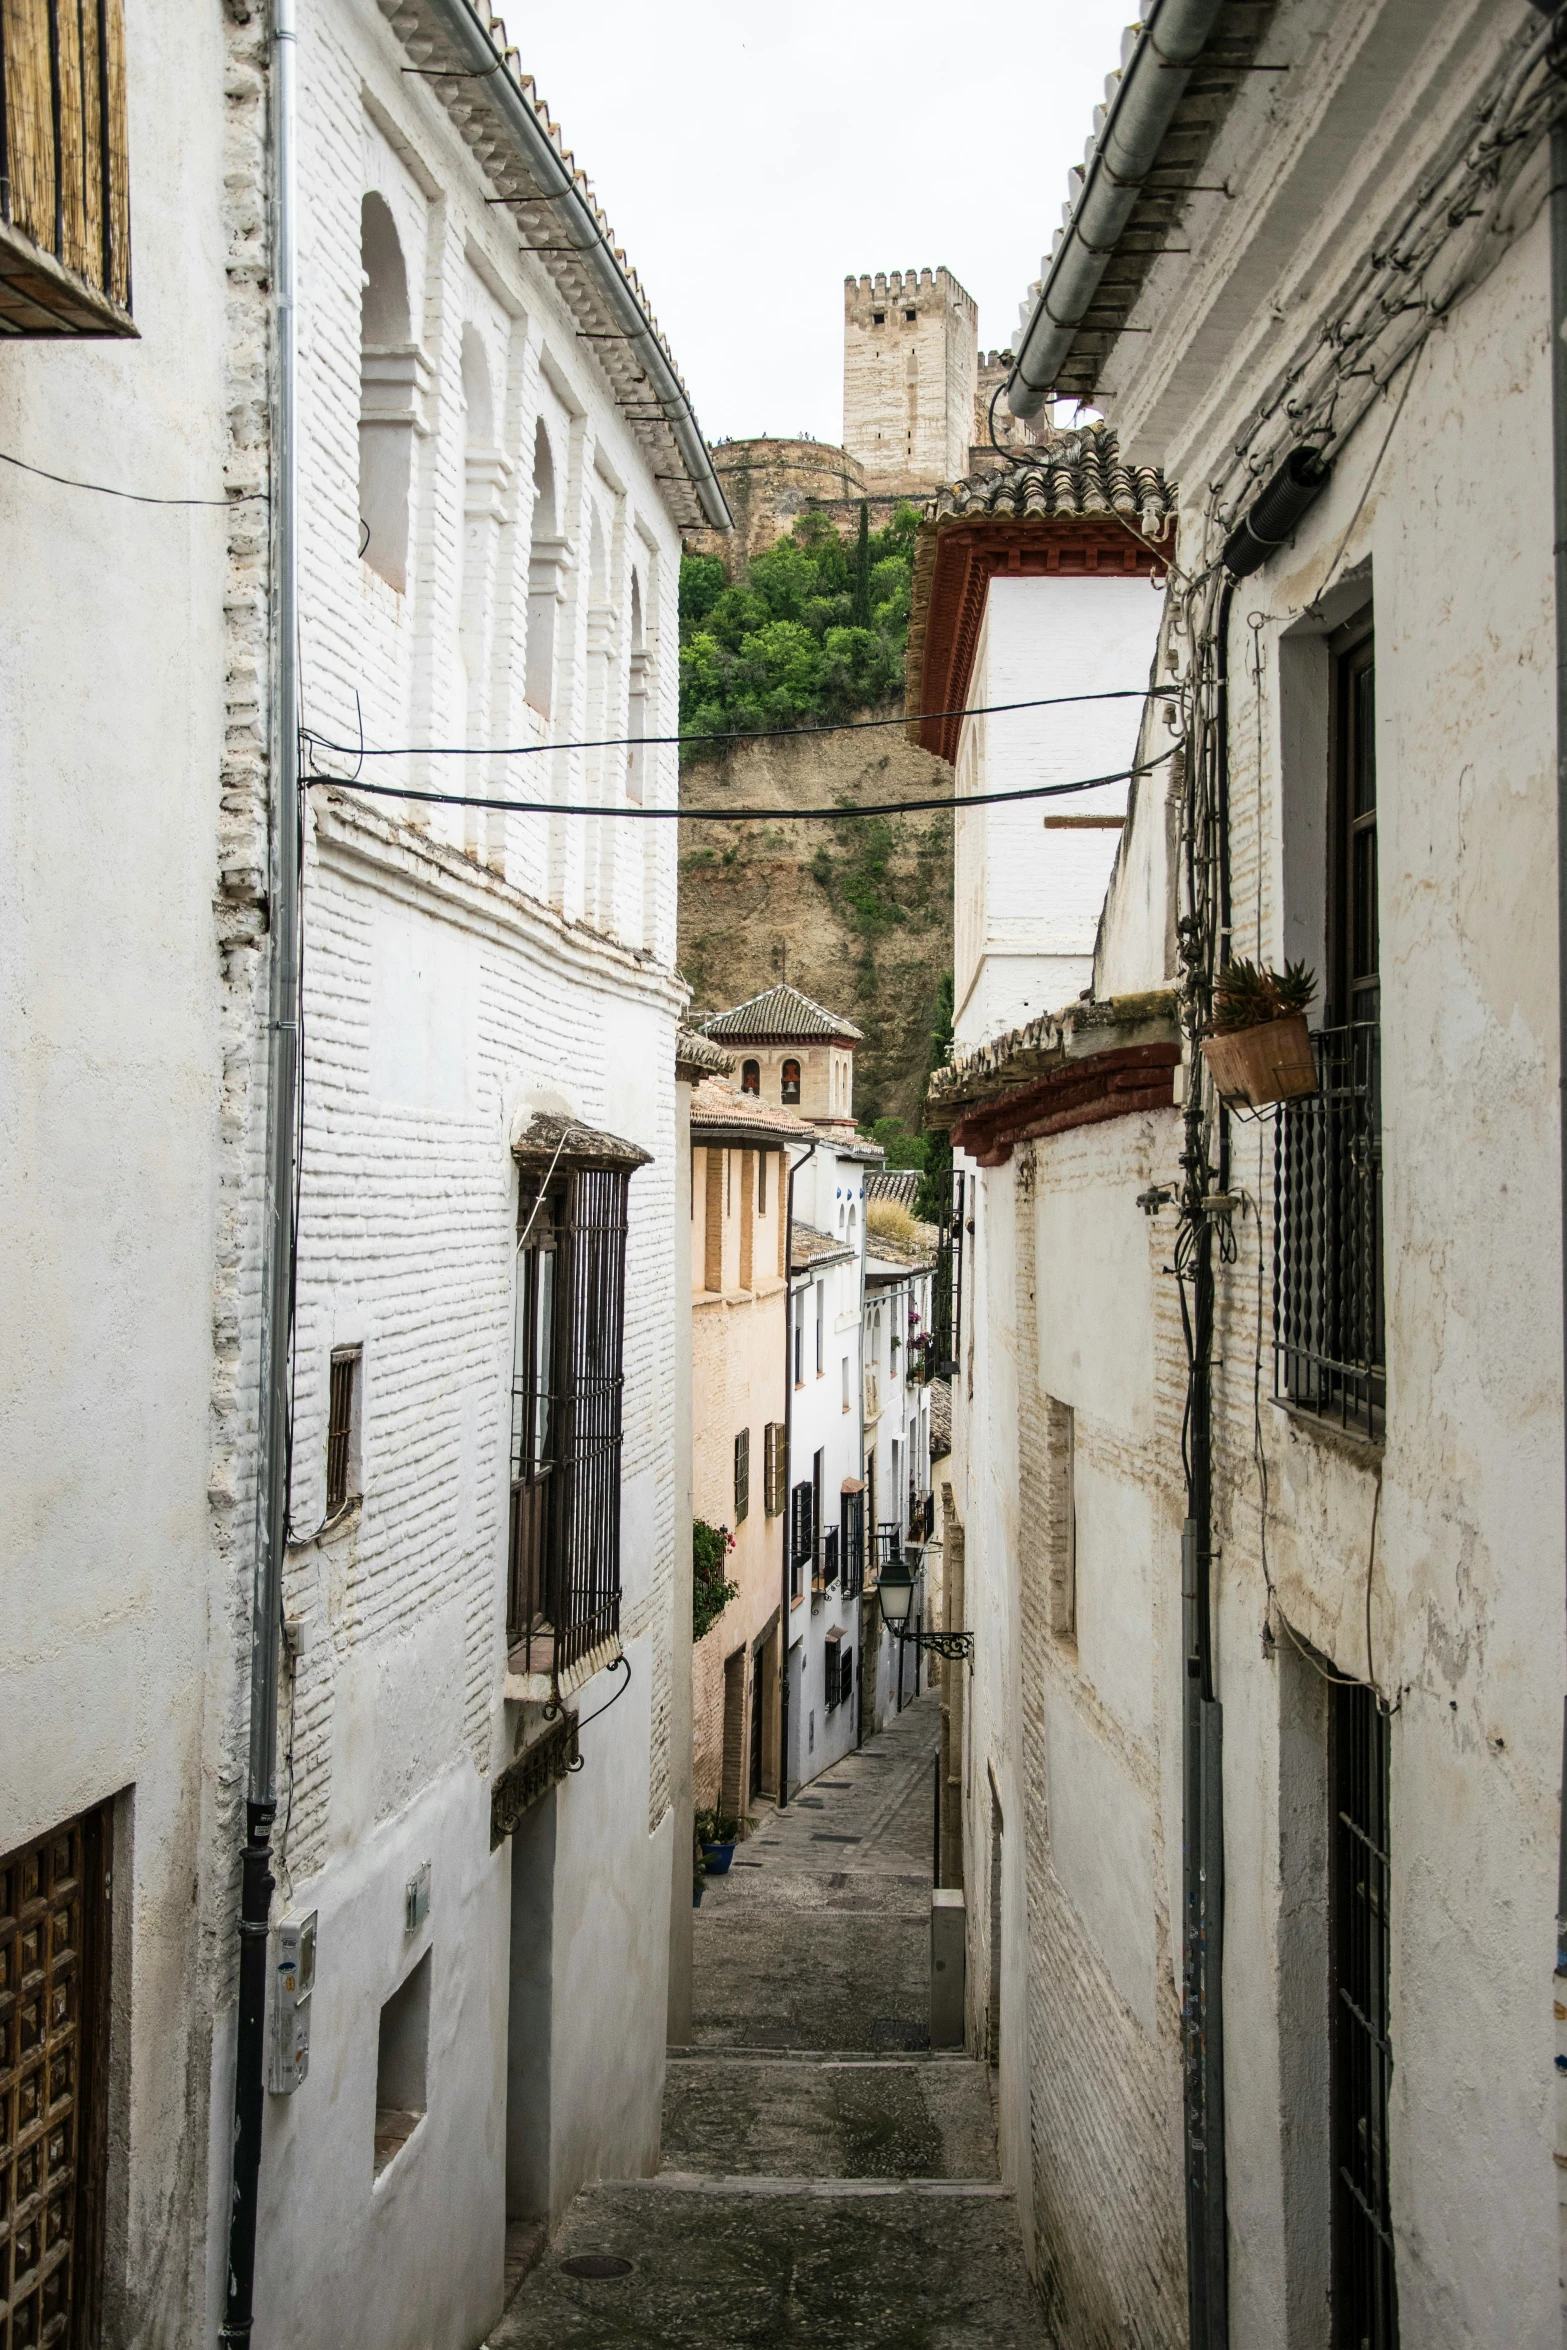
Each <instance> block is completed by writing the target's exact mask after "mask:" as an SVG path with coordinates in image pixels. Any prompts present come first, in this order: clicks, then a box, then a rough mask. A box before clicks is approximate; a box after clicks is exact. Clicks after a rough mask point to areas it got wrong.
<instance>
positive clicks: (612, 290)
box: [430, 0, 734, 530]
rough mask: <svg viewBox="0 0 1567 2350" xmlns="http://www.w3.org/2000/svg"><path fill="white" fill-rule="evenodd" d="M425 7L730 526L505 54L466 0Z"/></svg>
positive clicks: (716, 517) (669, 382) (679, 408)
mask: <svg viewBox="0 0 1567 2350" xmlns="http://www.w3.org/2000/svg"><path fill="white" fill-rule="evenodd" d="M430 7H431V12H432V14H434V15H435V16H436V17H438V18H439V20H440V22H441V25H442V27H443V29H444V31H445V33H446V35H447V38H448V39H449V40H450V42H451V44H452V46H453V48H454V49H456V50H457V51H458V53H459V54H460V55H461V57H462V58H463V60H464V62H465V63H466V64H467V65H469V66H470V67H471V68H472V69H473V72H474V74H475V77H476V78H477V77H479V76H483V77H484V79H485V80H486V81H487V82H488V84H489V87H488V89H487V90H486V92H485V96H486V97H487V98H488V99H489V102H490V103H491V105H493V106H494V108H495V110H496V112H497V113H498V114H499V115H500V117H501V119H502V121H503V122H504V123H505V125H506V128H507V130H508V131H509V132H510V134H511V136H512V138H513V139H514V140H515V142H516V144H517V147H518V149H519V151H520V152H521V155H522V158H523V161H524V163H525V164H526V165H527V168H528V171H529V173H530V174H531V176H532V177H533V179H534V180H536V181H537V183H538V185H539V186H540V187H541V188H542V189H543V190H544V193H545V195H546V197H547V198H548V199H549V200H550V201H551V202H554V203H556V204H557V205H558V214H557V217H558V219H559V221H560V228H561V235H560V239H559V241H560V242H561V243H562V244H572V245H575V246H577V247H578V249H579V250H580V252H581V254H582V258H583V262H584V264H585V265H586V268H587V270H588V273H589V275H590V276H591V277H593V278H594V279H596V280H597V283H598V288H599V291H600V293H601V294H602V295H603V297H604V300H605V302H606V304H607V306H608V309H609V313H610V316H611V317H612V318H613V319H614V321H615V323H616V325H617V326H619V327H620V328H622V329H623V330H624V333H625V336H626V340H627V342H629V343H634V344H636V345H637V346H638V355H639V357H640V358H641V361H642V364H643V367H644V369H645V370H646V373H647V375H648V378H649V380H650V381H651V383H652V385H653V387H654V392H655V395H656V397H657V399H658V402H659V404H660V406H661V407H662V408H663V410H664V414H665V418H666V420H667V422H668V424H669V428H670V430H671V431H672V432H673V434H674V436H675V441H676V443H677V445H678V447H679V450H680V454H681V456H682V457H683V458H684V460H685V463H686V467H687V470H688V471H689V473H690V475H691V479H692V482H693V484H694V486H695V489H696V493H697V496H698V497H699V498H700V500H701V502H702V511H703V513H704V514H705V515H706V516H707V519H708V522H709V524H710V525H711V526H712V528H713V529H714V530H733V528H734V517H733V515H732V514H731V513H730V511H729V506H728V501H727V500H726V499H725V497H724V493H723V488H722V485H721V484H720V482H719V479H718V475H717V474H716V473H715V472H714V470H713V460H712V458H711V457H710V456H709V454H708V448H707V443H706V442H705V441H704V440H703V438H702V432H701V427H700V426H699V425H698V423H697V420H696V416H695V414H694V413H693V410H692V407H691V402H690V399H689V397H688V396H687V393H686V390H685V387H684V386H683V385H682V383H681V381H680V378H679V376H678V375H676V373H675V371H674V368H673V366H672V365H671V364H670V361H669V359H668V358H667V356H666V355H665V352H664V348H663V345H662V344H661V343H660V341H659V339H658V333H657V330H656V328H655V327H654V326H653V324H652V322H651V321H650V319H649V318H648V314H647V312H646V311H645V310H644V308H643V307H642V303H641V300H640V299H639V297H638V295H637V292H636V289H635V287H634V286H633V285H632V283H631V281H630V279H629V278H628V277H627V275H626V272H625V270H624V269H623V268H622V267H621V265H620V263H619V262H618V261H617V260H616V258H615V255H614V252H613V250H612V249H611V247H610V245H609V243H608V241H607V239H606V238H605V235H604V232H603V230H602V229H601V228H600V227H599V224H598V222H597V220H596V219H595V218H594V216H593V211H592V207H591V206H590V205H589V204H588V203H587V201H586V199H585V198H584V196H583V194H582V191H581V189H580V187H579V186H578V184H577V182H576V180H575V179H574V178H573V177H572V175H571V173H570V172H569V171H568V170H567V169H566V167H565V165H564V164H563V163H562V162H561V159H560V157H559V155H557V154H556V152H555V148H554V145H553V143H552V141H551V139H550V136H549V133H548V131H547V130H546V129H545V127H544V125H543V123H541V122H540V120H539V118H538V116H537V114H536V113H535V112H534V110H533V106H532V103H531V101H530V100H529V99H527V98H526V97H525V96H524V95H523V93H522V91H521V90H519V89H518V87H517V84H516V83H515V82H514V81H513V79H512V77H511V73H510V70H509V68H508V67H507V64H506V61H505V58H504V57H503V55H502V53H501V51H500V50H499V49H498V48H497V47H496V46H495V43H494V41H493V40H492V39H491V38H490V35H489V32H488V31H487V29H486V27H485V26H484V25H483V24H481V22H480V20H479V19H478V17H476V16H475V15H474V13H473V10H472V9H471V7H470V6H469V5H468V0H430ZM486 15H488V11H487V10H486Z"/></svg>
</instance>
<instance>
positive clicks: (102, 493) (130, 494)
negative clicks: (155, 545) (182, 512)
mask: <svg viewBox="0 0 1567 2350" xmlns="http://www.w3.org/2000/svg"><path fill="white" fill-rule="evenodd" d="M0 465H14V466H15V468H16V470H17V472H18V473H32V474H36V475H37V477H38V479H39V480H40V481H54V482H58V483H59V485H60V487H61V488H62V489H64V490H92V491H93V492H94V493H95V494H96V495H97V496H98V497H100V498H124V499H126V500H127V501H128V502H129V503H130V504H131V505H133V506H223V507H228V506H244V505H247V504H249V503H250V502H251V501H252V500H254V499H256V498H263V499H264V498H266V497H267V496H268V494H269V493H268V492H267V491H266V490H236V491H235V492H234V494H233V496H232V497H228V498H155V497H152V496H151V495H150V494H149V493H148V492H147V491H146V490H116V489H111V488H110V486H109V484H108V483H107V482H106V481H78V480H77V479H76V476H75V475H74V474H70V473H51V472H50V471H49V469H48V467H47V466H46V465H29V464H28V462H27V459H26V458H25V457H12V456H10V455H9V454H8V453H7V451H6V450H4V449H0Z"/></svg>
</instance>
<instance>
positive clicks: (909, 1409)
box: [863, 1232, 935, 1729]
mask: <svg viewBox="0 0 1567 2350" xmlns="http://www.w3.org/2000/svg"><path fill="white" fill-rule="evenodd" d="M933 1264H934V1259H933V1256H932V1253H931V1251H930V1250H929V1249H928V1248H927V1247H926V1246H925V1244H924V1241H923V1240H922V1239H921V1240H916V1241H915V1242H913V1243H908V1244H905V1243H899V1242H894V1241H892V1240H890V1239H888V1238H887V1236H886V1235H885V1234H878V1233H875V1232H873V1233H871V1234H870V1236H869V1237H868V1239H867V1241H866V1256H865V1302H864V1341H863V1344H864V1356H865V1491H866V1513H867V1519H868V1522H869V1523H871V1524H872V1525H874V1527H875V1539H874V1543H873V1546H872V1556H873V1559H874V1563H875V1568H876V1572H877V1575H878V1576H879V1575H880V1573H881V1570H882V1568H883V1567H884V1566H885V1565H887V1564H888V1562H889V1561H892V1562H898V1561H902V1562H903V1563H904V1564H913V1562H914V1561H915V1560H916V1559H917V1558H918V1557H919V1555H920V1553H921V1550H922V1547H923V1545H924V1544H925V1543H926V1542H927V1541H928V1540H929V1539H930V1537H931V1536H932V1535H933V1534H934V1532H935V1514H934V1508H933V1501H932V1495H931V1483H930V1464H931V1447H930V1392H931V1391H930V1364H931V1351H930V1338H931V1328H932V1295H931V1293H932V1272H933ZM929 1607H930V1592H929V1591H927V1589H926V1585H925V1581H924V1578H923V1577H922V1576H921V1577H917V1588H916V1591H915V1598H914V1603H913V1611H912V1613H911V1615H910V1619H909V1628H910V1629H911V1630H913V1631H920V1630H926V1629H928V1628H929ZM866 1637H867V1643H868V1645H869V1646H870V1649H871V1654H870V1656H869V1659H868V1663H867V1670H866V1674H865V1684H866V1685H865V1689H864V1693H863V1703H864V1709H865V1720H866V1724H867V1727H870V1726H872V1725H874V1726H875V1727H876V1728H878V1729H879V1728H880V1727H881V1726H882V1724H883V1723H884V1722H885V1721H886V1720H887V1718H888V1716H889V1714H892V1713H896V1712H897V1711H898V1710H899V1708H900V1707H901V1706H902V1705H903V1704H904V1703H905V1702H906V1701H907V1700H908V1699H909V1698H912V1697H915V1696H917V1695H918V1694H919V1692H920V1691H921V1690H922V1689H923V1688H924V1686H925V1684H926V1682H927V1680H928V1679H929V1668H928V1664H927V1661H926V1659H925V1657H924V1656H923V1654H922V1652H921V1651H920V1650H919V1649H918V1648H915V1647H913V1646H910V1645H908V1644H907V1643H904V1642H901V1641H899V1640H898V1639H896V1638H895V1637H894V1636H893V1635H892V1634H891V1633H890V1632H888V1631H887V1629H886V1627H885V1625H884V1623H883V1621H882V1614H881V1610H880V1608H879V1607H878V1608H877V1609H876V1610H875V1612H874V1613H873V1614H869V1615H868V1622H867V1628H866Z"/></svg>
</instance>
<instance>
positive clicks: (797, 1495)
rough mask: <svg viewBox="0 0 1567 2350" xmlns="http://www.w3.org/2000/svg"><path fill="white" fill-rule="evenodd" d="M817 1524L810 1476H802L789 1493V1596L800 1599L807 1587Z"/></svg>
mask: <svg viewBox="0 0 1567 2350" xmlns="http://www.w3.org/2000/svg"><path fill="white" fill-rule="evenodd" d="M815 1534H816V1524H815V1518H814V1516H813V1513H812V1509H811V1485H810V1480H809V1478H802V1479H801V1480H800V1482H799V1484H798V1485H796V1486H794V1487H793V1488H792V1489H791V1491H790V1494H789V1596H790V1598H791V1599H798V1598H799V1597H800V1596H801V1593H802V1592H803V1591H804V1588H805V1570H806V1568H807V1566H808V1565H809V1564H810V1559H811V1553H812V1551H813V1549H814V1548H815Z"/></svg>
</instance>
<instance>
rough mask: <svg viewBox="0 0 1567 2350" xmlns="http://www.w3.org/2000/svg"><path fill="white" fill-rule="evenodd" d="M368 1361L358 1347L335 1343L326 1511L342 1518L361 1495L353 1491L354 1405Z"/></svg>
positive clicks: (329, 1387)
mask: <svg viewBox="0 0 1567 2350" xmlns="http://www.w3.org/2000/svg"><path fill="white" fill-rule="evenodd" d="M363 1360H364V1356H363V1353H362V1350H361V1349H360V1348H359V1347H357V1346H335V1347H334V1348H333V1349H332V1360H331V1363H330V1365H329V1366H328V1372H327V1409H326V1514H327V1516H328V1517H329V1518H336V1517H340V1516H341V1515H342V1513H343V1511H344V1510H346V1509H347V1507H348V1505H349V1503H350V1502H351V1501H357V1500H358V1498H359V1496H358V1495H357V1494H356V1493H355V1492H354V1491H353V1490H352V1479H353V1468H354V1459H353V1445H354V1406H355V1404H356V1402H357V1401H358V1400H359V1371H360V1365H361V1363H362V1362H363Z"/></svg>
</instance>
